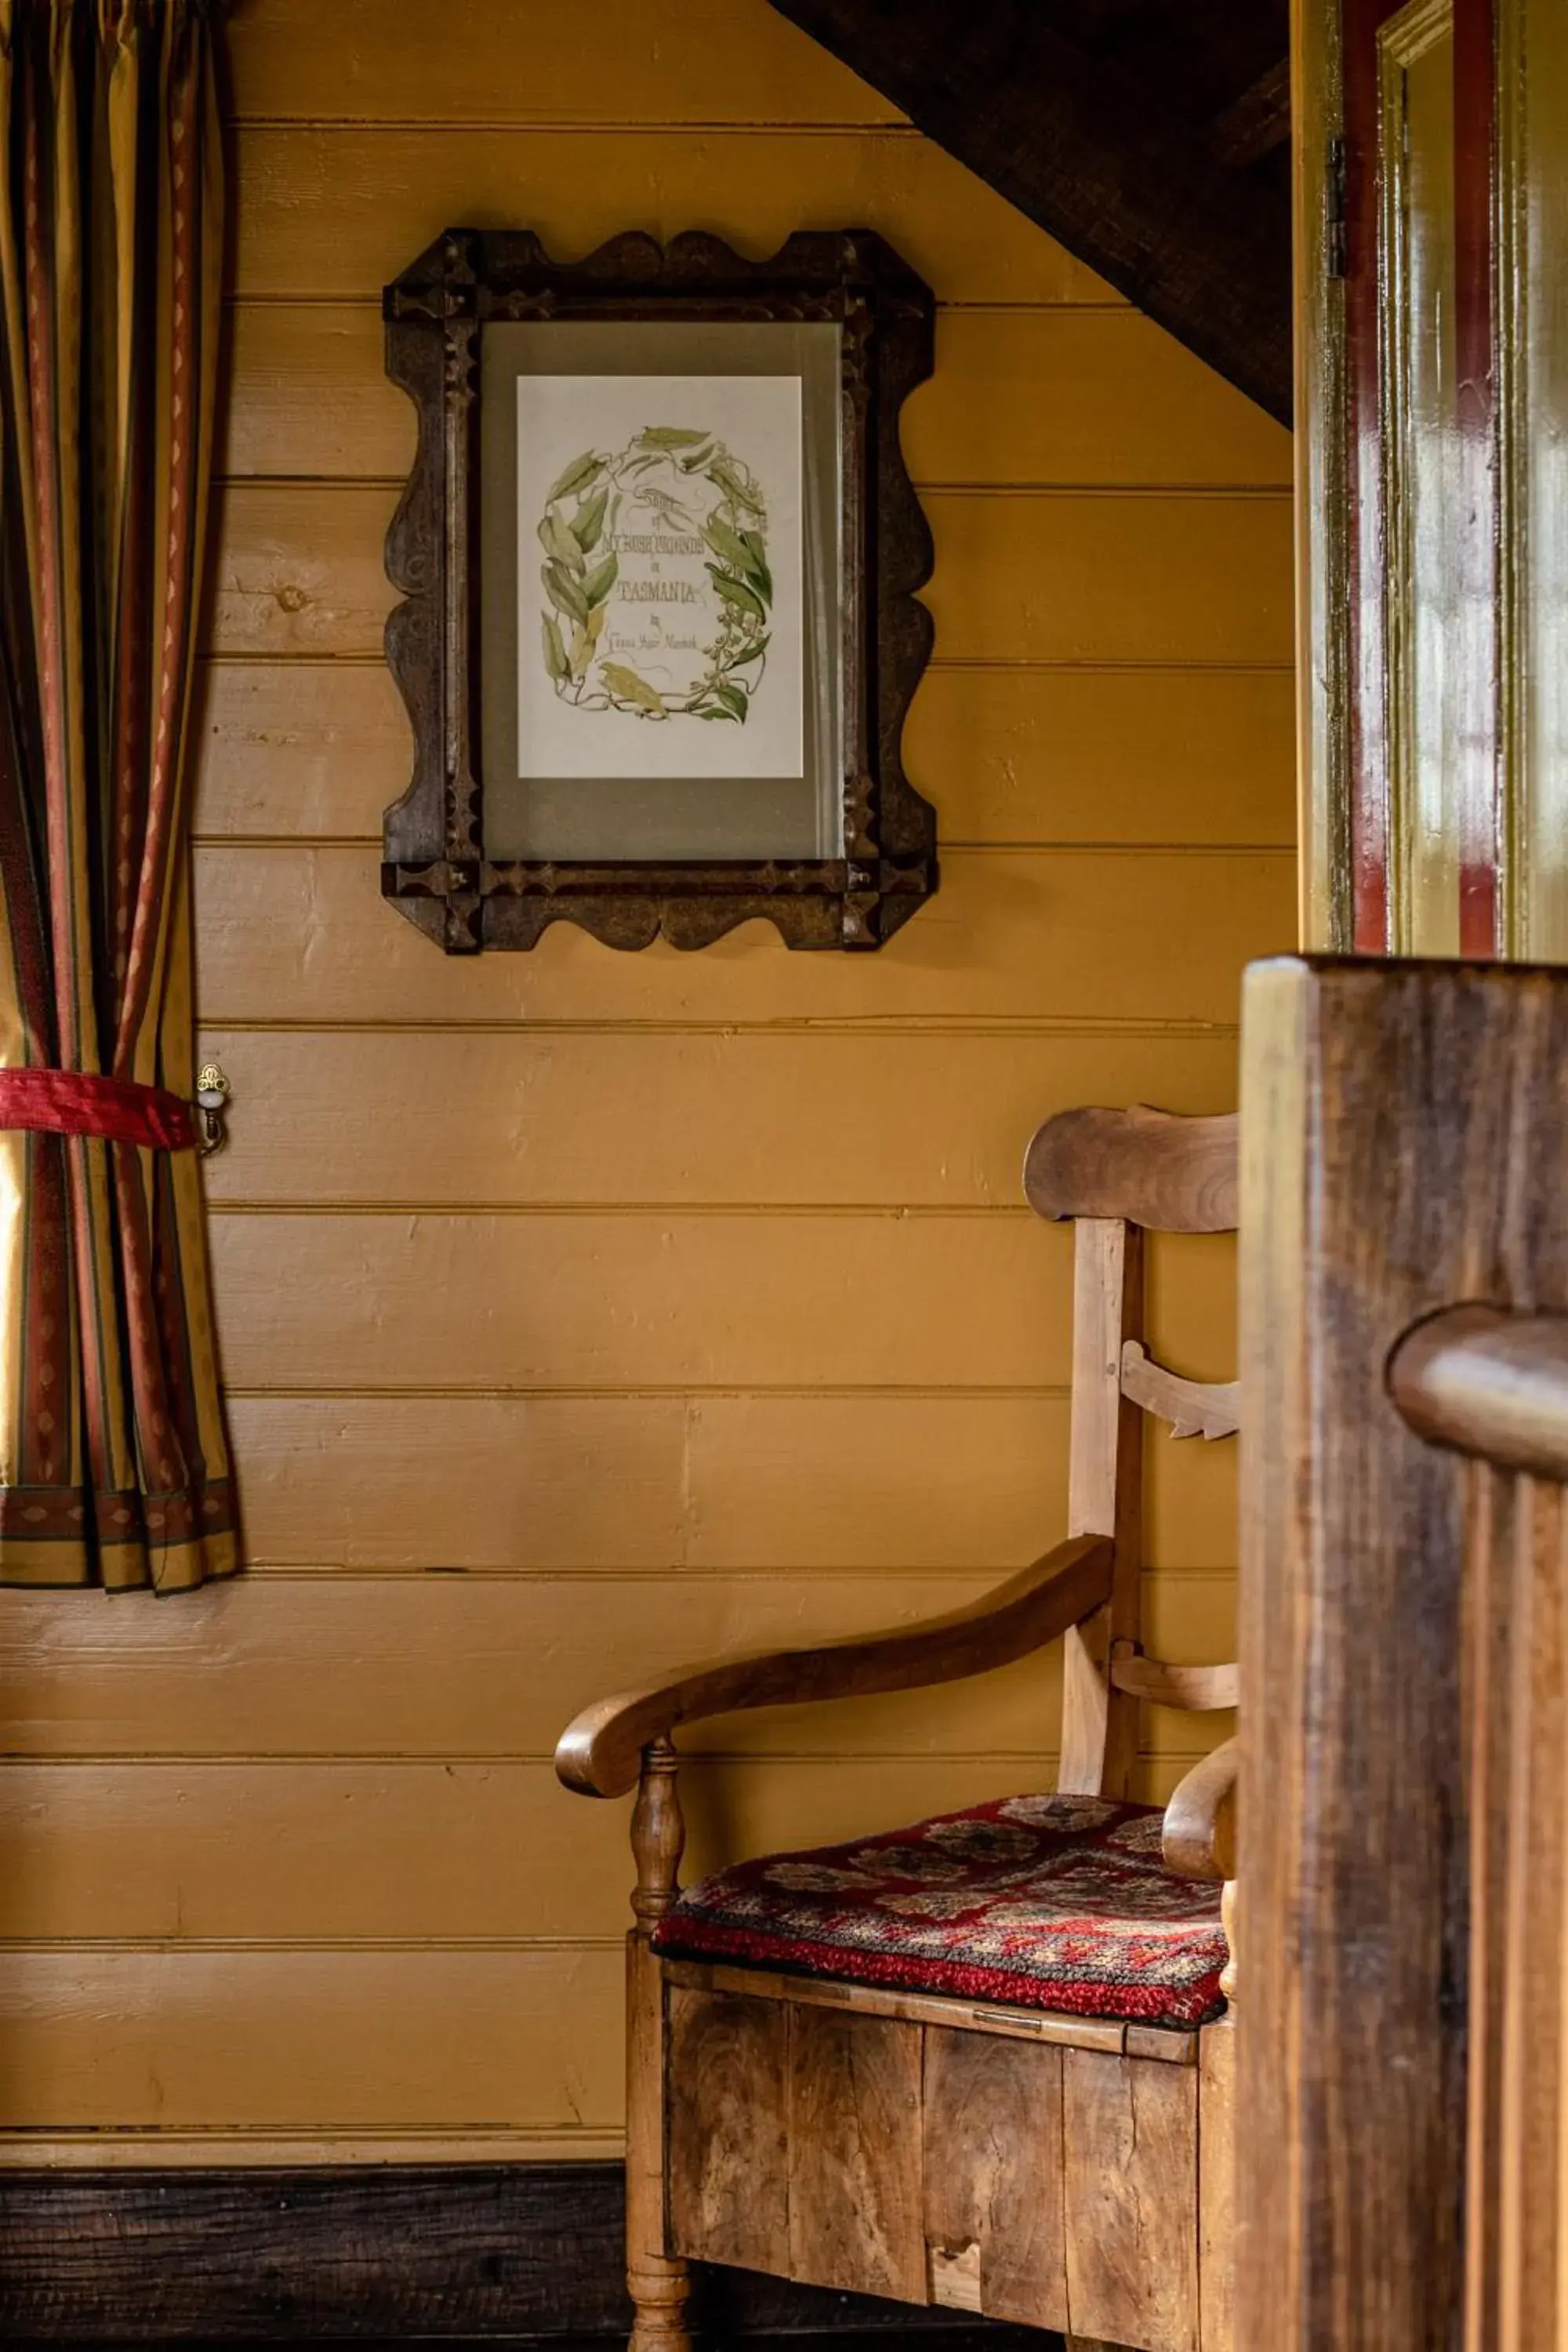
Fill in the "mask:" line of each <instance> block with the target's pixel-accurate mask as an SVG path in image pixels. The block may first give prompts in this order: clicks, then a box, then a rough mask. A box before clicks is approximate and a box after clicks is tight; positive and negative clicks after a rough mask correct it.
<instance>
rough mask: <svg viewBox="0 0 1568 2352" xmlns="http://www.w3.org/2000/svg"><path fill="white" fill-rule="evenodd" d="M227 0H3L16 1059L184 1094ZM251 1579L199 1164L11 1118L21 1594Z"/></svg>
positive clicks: (1, 601) (11, 1524) (5, 731)
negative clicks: (194, 734) (196, 691)
mask: <svg viewBox="0 0 1568 2352" xmlns="http://www.w3.org/2000/svg"><path fill="white" fill-rule="evenodd" d="M215 13H216V12H215V9H214V8H213V7H212V6H211V5H206V0H0V304H3V311H0V330H3V339H4V361H3V365H0V465H3V471H0V667H3V671H4V677H3V679H0V688H3V691H0V1067H12V1068H15V1067H21V1066H35V1067H37V1066H42V1067H47V1068H58V1069H65V1070H72V1071H86V1072H91V1073H97V1074H108V1075H110V1076H114V1077H117V1078H125V1079H131V1080H133V1081H136V1082H139V1083H141V1084H142V1085H146V1086H156V1087H167V1088H168V1089H169V1090H170V1091H171V1092H173V1093H176V1094H180V1095H183V1096H186V1097H188V1096H189V1095H190V1093H191V1091H192V1087H193V1082H194V1069H195V1062H194V1049H195V1037H194V1024H193V1010H192V933H191V898H190V887H189V872H188V865H189V824H188V808H187V784H188V775H189V766H190V761H189V748H190V712H191V698H192V688H193V680H194V675H195V659H194V654H195V627H196V622H197V616H198V614H199V612H200V607H201V595H202V561H203V553H204V547H205V536H206V520H207V513H208V506H209V498H210V483H211V468H212V454H213V436H214V430H215V420H216V392H217V371H218V335H219V326H220V319H221V270H222V259H223V215H224V182H223V148H222V142H221V137H220V132H219V125H218V113H217V98H216V65H215V58H214V41H215V27H214V22H213V18H214V15H215ZM237 1565H238V1543H237V1522H236V1513H235V1500H234V1492H233V1486H232V1480H231V1476H230V1468H229V1451H228V1443H227V1437H226V1430H225V1425H224V1415H223V1405H222V1396H221V1391H220V1389H219V1384H218V1373H217V1361H216V1348H215V1341H214V1333H213V1319H212V1308H211V1295H210V1282H209V1275H208V1266H207V1250H206V1237H205V1223H204V1216H203V1205H202V1195H201V1181H200V1172H199V1169H198V1166H197V1163H196V1160H195V1155H194V1154H193V1153H191V1152H189V1151H154V1150H144V1149H142V1148H140V1147H138V1146H136V1145H133V1144H126V1143H115V1142H109V1141H106V1140H103V1139H99V1138H96V1137H89V1136H79V1135H70V1136H59V1135H53V1134H45V1133H26V1134H22V1133H16V1132H0V1583H12V1584H18V1583H20V1584H101V1585H105V1586H109V1587H110V1588H112V1589H117V1590H118V1589H124V1588H127V1587H132V1586H137V1585H148V1584H151V1585H153V1586H154V1587H155V1588H156V1589H157V1590H159V1591H177V1590H180V1589H183V1588H186V1587H189V1586H192V1585H195V1584H199V1583H201V1582H203V1581H204V1580H205V1579H206V1578H208V1577H213V1576H220V1575H225V1574H226V1573H228V1572H229V1571H231V1570H233V1569H235V1568H236V1567H237Z"/></svg>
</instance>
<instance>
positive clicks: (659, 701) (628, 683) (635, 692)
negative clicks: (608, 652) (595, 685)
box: [599, 662, 664, 718]
mask: <svg viewBox="0 0 1568 2352" xmlns="http://www.w3.org/2000/svg"><path fill="white" fill-rule="evenodd" d="M599 676H600V677H602V678H603V679H604V681H605V685H606V686H607V687H608V688H609V689H610V691H611V693H612V694H616V695H619V697H620V698H621V700H622V701H623V702H635V703H636V704H637V708H638V709H639V710H647V711H649V712H657V713H658V715H659V717H661V718H662V717H663V715H664V697H663V696H662V695H661V694H659V693H658V692H657V691H656V690H655V688H653V687H651V686H649V684H648V682H647V678H646V677H638V676H637V672H636V670H635V669H626V668H625V667H623V666H622V664H621V663H619V662H601V663H600V664H599Z"/></svg>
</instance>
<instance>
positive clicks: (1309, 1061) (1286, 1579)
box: [1237, 961, 1568, 2352]
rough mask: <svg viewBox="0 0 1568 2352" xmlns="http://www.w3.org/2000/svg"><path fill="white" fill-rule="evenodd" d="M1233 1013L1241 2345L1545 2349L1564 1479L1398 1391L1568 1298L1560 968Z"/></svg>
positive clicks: (1282, 981)
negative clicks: (1503, 1461) (1486, 1312)
mask: <svg viewBox="0 0 1568 2352" xmlns="http://www.w3.org/2000/svg"><path fill="white" fill-rule="evenodd" d="M1244 1035H1245V1040H1246V1044H1245V1053H1244V1075H1243V1087H1242V1155H1243V1164H1242V1217H1241V1235H1242V1290H1241V1360H1242V1383H1243V1396H1244V1451H1243V1459H1242V1638H1241V1663H1242V1692H1241V1722H1242V1748H1243V1753H1242V1785H1241V1801H1240V1841H1241V1855H1240V1873H1239V1877H1240V1885H1241V1901H1240V1905H1239V1917H1238V1919H1237V1928H1238V1933H1239V1941H1240V1975H1241V1979H1242V1983H1243V1985H1244V1987H1245V1996H1244V2000H1243V2002H1242V2005H1241V2009H1240V2012H1239V2015H1238V2019H1237V2033H1238V2039H1239V2051H1238V2055H1239V2061H1240V2084H1239V2095H1238V2100H1237V2131H1238V2138H1239V2148H1238V2168H1237V2188H1238V2196H1239V2200H1240V2217H1239V2218H1240V2229H1239V2237H1240V2248H1241V2273H1240V2282H1239V2302H1238V2312H1237V2341H1238V2343H1239V2344H1241V2345H1243V2346H1245V2347H1248V2352H1251V2347H1260V2346H1264V2345H1267V2346H1268V2347H1269V2352H1458V2347H1459V2346H1460V2345H1461V2344H1468V2346H1469V2347H1470V2352H1493V2347H1506V2352H1525V2347H1531V2352H1533V2347H1534V2346H1536V2345H1537V2344H1540V2345H1542V2346H1544V2345H1545V2344H1547V2343H1548V2342H1551V2343H1555V2342H1557V2341H1558V2322H1557V2321H1556V2319H1555V2316H1551V2317H1550V2318H1548V2319H1545V2320H1543V2319H1542V2313H1543V2312H1549V2311H1550V2298H1549V2296H1548V2297H1547V2299H1546V2300H1545V2301H1542V2300H1541V2299H1538V2298H1537V2283H1538V2282H1539V2281H1541V2280H1544V2279H1546V2278H1547V2277H1548V2276H1549V2275H1552V2276H1554V2275H1555V2263H1556V2252H1555V2243H1554V2233H1555V2232H1556V2231H1557V2230H1558V2228H1559V2226H1560V2224H1559V2221H1558V2218H1557V2205H1558V2193H1557V2186H1556V2173H1555V2156H1554V2154H1553V2153H1552V2151H1554V2150H1555V2147H1556V2145H1557V2135H1558V2131H1559V2128H1560V2118H1559V2116H1558V2114H1557V2112H1556V2110H1557V2105H1558V2098H1559V2094H1558V2090H1557V2083H1558V2079H1559V2077H1558V2075H1557V2073H1556V2067H1557V2050H1558V2046H1559V2041H1560V2037H1561V2034H1562V2029H1563V1953H1564V1922H1563V1837H1562V1821H1561V1788H1562V1759H1563V1737H1564V1734H1563V1654H1564V1644H1563V1634H1562V1630H1561V1617H1560V1612H1561V1608H1562V1600H1561V1595H1562V1591H1563V1575H1562V1568H1561V1559H1562V1552H1561V1549H1560V1545H1561V1539H1562V1538H1561V1530H1560V1528H1559V1526H1558V1524H1557V1521H1558V1517H1559V1512H1558V1497H1557V1494H1556V1491H1555V1490H1542V1492H1543V1494H1544V1496H1545V1501H1544V1503H1542V1502H1541V1501H1540V1500H1539V1498H1538V1497H1537V1496H1535V1495H1533V1494H1532V1493H1531V1482H1530V1481H1529V1480H1528V1479H1527V1478H1522V1477H1521V1478H1518V1479H1504V1478H1503V1477H1502V1476H1501V1475H1500V1474H1499V1473H1496V1472H1493V1471H1490V1470H1486V1469H1480V1468H1473V1467H1471V1466H1469V1465H1467V1464H1465V1463H1464V1462H1463V1461H1461V1460H1460V1459H1459V1458H1458V1457H1457V1456H1456V1455H1454V1454H1448V1453H1445V1452H1442V1451H1440V1450H1439V1449H1438V1448H1437V1447H1436V1446H1434V1445H1432V1444H1427V1443H1426V1442H1425V1441H1424V1440H1423V1438H1422V1437H1421V1436H1419V1435H1417V1434H1415V1433H1414V1432H1413V1431H1412V1430H1411V1429H1409V1428H1407V1427H1406V1426H1405V1421H1404V1420H1403V1419H1402V1418H1401V1415H1400V1413H1399V1412H1398V1410H1397V1408H1396V1405H1395V1403H1394V1400H1393V1398H1392V1397H1391V1395H1390V1394H1389V1392H1388V1385H1387V1384H1388V1378H1389V1366H1390V1362H1391V1359H1392V1357H1393V1354H1394V1349H1395V1348H1396V1347H1397V1345H1398V1343H1399V1342H1400V1341H1401V1340H1402V1339H1404V1338H1405V1334H1406V1333H1407V1332H1408V1331H1409V1330H1410V1329H1411V1328H1412V1327H1413V1326H1414V1325H1415V1324H1416V1323H1417V1322H1418V1321H1419V1320H1420V1319H1421V1318H1425V1317H1429V1316H1432V1315H1435V1314H1436V1313H1437V1312H1438V1311H1439V1310H1442V1309H1446V1308H1449V1307H1454V1306H1456V1305H1458V1304H1459V1303H1460V1302H1462V1301H1466V1300H1482V1301H1485V1302H1487V1303H1489V1304H1490V1305H1492V1306H1494V1307H1515V1308H1517V1307H1524V1308H1533V1309H1556V1310H1561V1309H1563V1307H1568V1188H1565V1187H1564V1184H1563V1153H1564V1139H1565V1138H1568V973H1563V972H1552V971H1523V970H1514V971H1510V970H1509V969H1507V968H1506V967H1497V966H1492V967H1487V966H1465V965H1457V964H1420V963H1413V964H1400V963H1392V964H1356V963H1348V962H1347V963H1333V962H1323V963H1309V962H1302V961H1279V962H1277V963H1272V964H1264V965H1260V966H1258V967H1255V968H1254V970H1253V971H1251V972H1250V973H1249V974H1248V976H1247V997H1246V1015H1245V1027H1244ZM1526 1522H1528V1528H1525V1523H1526ZM1521 1529H1523V1530H1524V1532H1523V1533H1522V1537H1521ZM1467 2209H1468V2210H1467ZM1467 2231H1468V2254H1467ZM1467 2298H1468V2301H1469V2305H1470V2313H1471V2329H1470V2332H1469V2334H1468V2336H1467V2333H1466V2324H1465V2321H1466V2304H1467ZM1521 2313H1523V2314H1525V2315H1527V2318H1526V2319H1525V2320H1523V2321H1521V2319H1520V2316H1519V2315H1520V2314H1521Z"/></svg>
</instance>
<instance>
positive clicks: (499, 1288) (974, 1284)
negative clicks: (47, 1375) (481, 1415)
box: [212, 1211, 1071, 1389]
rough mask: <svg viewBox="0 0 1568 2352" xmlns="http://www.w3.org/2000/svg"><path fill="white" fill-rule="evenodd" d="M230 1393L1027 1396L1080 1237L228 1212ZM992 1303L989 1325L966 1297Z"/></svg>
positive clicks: (942, 1225)
mask: <svg viewBox="0 0 1568 2352" xmlns="http://www.w3.org/2000/svg"><path fill="white" fill-rule="evenodd" d="M212 1242H213V1256H214V1266H215V1275H216V1292H217V1319H218V1326H219V1330H220V1333H221V1337H222V1343H223V1351H224V1363H225V1366H226V1371H227V1375H228V1378H229V1379H230V1380H231V1381H233V1382H234V1383H235V1384H236V1385H237V1387H240V1388H272V1387H278V1388H301V1387H302V1388H313V1389H326V1388H396V1387H408V1386H423V1385H424V1384H425V1383H426V1382H427V1381H429V1380H430V1377H431V1374H432V1371H433V1370H437V1369H438V1370H439V1375H440V1379H441V1381H442V1382H443V1384H445V1383H447V1382H453V1381H455V1382H457V1383H458V1384H460V1385H465V1386H472V1387H475V1388H480V1387H485V1388H489V1387H497V1386H500V1387H506V1386H513V1387H532V1386H548V1387H562V1386H565V1387H574V1388H577V1387H582V1388H593V1389H605V1388H628V1387H637V1386H639V1385H644V1384H646V1385H648V1386H652V1387H686V1386H689V1385H691V1384H693V1383H697V1384H700V1385H711V1386H716V1387H720V1388H731V1387H732V1388H753V1387H757V1386H772V1385H775V1384H783V1385H786V1386H789V1387H802V1386H813V1385H816V1383H818V1382H821V1381H837V1382H849V1383H857V1384H858V1383H862V1382H868V1383H872V1384H878V1383H881V1382H884V1381H899V1382H900V1383H903V1384H906V1385H919V1386H928V1387H929V1386H934V1385H940V1386H948V1385H952V1386H956V1387H971V1386H973V1387H1018V1386H1025V1385H1042V1384H1047V1383H1054V1382H1059V1381H1063V1380H1064V1379H1065V1378H1066V1376H1067V1372H1068V1348H1069V1341H1068V1311H1069V1293H1070V1282H1071V1269H1070V1257H1069V1252H1070V1237H1069V1236H1067V1235H1065V1234H1058V1233H1052V1232H1047V1231H1046V1230H1044V1229H1041V1228H1037V1227H1035V1226H1033V1225H1031V1224H1027V1223H1024V1222H1023V1221H1022V1220H1021V1219H1020V1220H1013V1219H1010V1218H963V1219H945V1220H942V1221H941V1222H938V1221H936V1220H934V1219H921V1220H911V1219H909V1218H904V1217H898V1216H886V1215H884V1216H875V1215H871V1214H863V1215H841V1216H824V1215H812V1214H805V1213H803V1214H801V1215H798V1216H791V1217H784V1218H780V1219H778V1220H777V1221H776V1222H774V1223H771V1224H770V1225H769V1227H768V1230H767V1236H766V1245H765V1246H764V1247H759V1244H758V1236H757V1229H756V1225H755V1223H754V1221H753V1220H752V1219H751V1218H747V1217H705V1216H693V1215H690V1214H689V1213H680V1212H675V1211H672V1212H668V1213H663V1214H658V1215H655V1214H640V1215H639V1214H628V1215H625V1216H613V1215H597V1214H591V1213H590V1214H578V1213H570V1212H567V1213H561V1214H558V1215H547V1216H503V1217H494V1216H484V1215H472V1216H451V1215H443V1214H429V1215H423V1214H404V1215H392V1214H387V1215H374V1214H373V1215H358V1216H344V1215H341V1214H340V1215H332V1214H328V1213H302V1214H300V1215H298V1216H289V1215H278V1214H271V1213H259V1214H257V1215H241V1216H236V1215H232V1214H227V1215H226V1214H222V1213H220V1214H218V1215H217V1216H216V1217H215V1219H214V1221H213V1227H212ZM977 1299H984V1300H985V1301H986V1302H987V1310H986V1312H985V1314H984V1316H977V1315H976V1314H975V1313H974V1311H973V1308H974V1302H975V1301H976V1300H977Z"/></svg>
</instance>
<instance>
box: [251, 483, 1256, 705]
mask: <svg viewBox="0 0 1568 2352" xmlns="http://www.w3.org/2000/svg"><path fill="white" fill-rule="evenodd" d="M396 499H397V493H396V491H395V489H393V488H380V487H375V486H370V485H364V484H360V483H353V482H306V483H279V482H271V481H267V482H237V483H231V484H230V485H229V487H228V488H227V489H226V491H225V493H224V495H223V501H222V515H223V520H222V530H221V535H220V539H219V545H218V556H217V579H216V592H215V594H214V598H213V610H212V635H211V639H210V643H209V647H208V650H210V651H211V652H213V653H215V654H218V655H226V656H235V655H247V656H261V657H265V658H268V659H272V658H277V657H279V656H286V655H291V654H306V655H311V656H323V655H326V656H355V657H360V658H372V659H374V657H376V656H379V654H380V653H381V650H382V631H383V627H384V623H385V619H386V615H387V613H388V612H389V610H390V609H391V607H392V605H393V604H394V603H395V601H396V599H395V595H394V592H393V590H392V587H391V585H390V583H388V581H387V578H386V574H385V572H384V568H383V561H382V545H383V541H384V538H385V535H386V528H387V525H388V523H389V522H390V521H391V520H392V513H393V509H394V507H395V504H396ZM924 505H925V509H926V512H927V515H928V517H929V518H930V520H931V530H932V532H933V535H934V538H935V541H936V570H935V572H934V574H933V576H932V579H931V585H930V587H929V588H928V589H926V591H925V592H924V593H925V601H926V602H927V604H929V605H930V606H931V612H932V614H934V616H935V620H936V647H937V651H938V653H939V655H940V656H942V658H943V659H944V660H949V661H952V660H959V661H970V660H987V661H1005V662H1105V661H1113V662H1135V663H1137V662H1152V663H1161V664H1186V663H1192V664H1202V663H1221V664H1228V663H1237V662H1239V663H1259V662H1261V663H1275V664H1278V665H1279V666H1281V667H1289V662H1290V659H1291V573H1290V564H1291V520H1290V502H1289V499H1287V498H1284V497H1276V496H1275V495H1274V494H1273V493H1272V492H1260V493H1257V494H1240V495H1231V494H1229V493H1226V492H1224V491H1216V492H1214V493H1213V494H1203V495H1194V496H1191V497H1189V496H1185V495H1183V494H1179V493H1177V494H1170V493H1163V492H1159V491H1147V492H1144V491H1140V492H1137V493H1135V494H1132V493H1130V494H1127V495H1125V496H1123V495H1119V494H1118V493H1116V492H1114V491H1106V492H1078V491H1062V492H1060V493H1057V492H1050V491H1047V492H1043V493H1040V494H1039V495H1028V496H1019V495H1016V494H1008V493H1005V492H1000V491H970V490H945V489H933V490H928V491H927V492H926V494H925V498H924Z"/></svg>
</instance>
